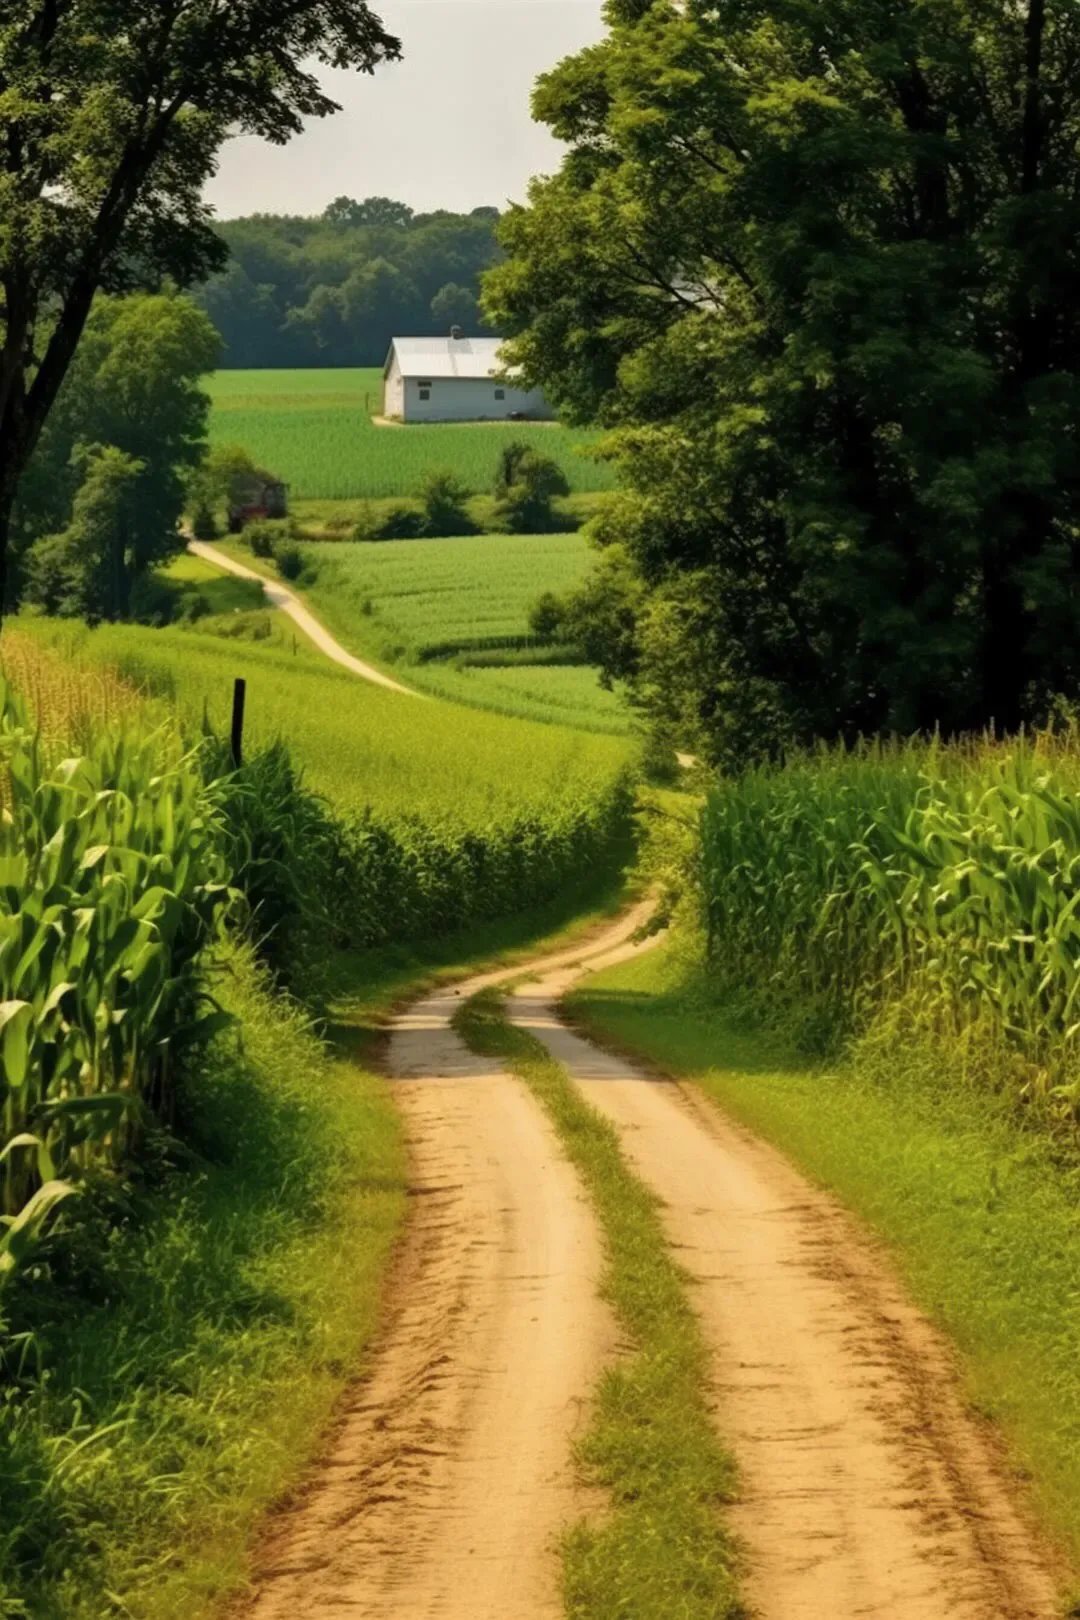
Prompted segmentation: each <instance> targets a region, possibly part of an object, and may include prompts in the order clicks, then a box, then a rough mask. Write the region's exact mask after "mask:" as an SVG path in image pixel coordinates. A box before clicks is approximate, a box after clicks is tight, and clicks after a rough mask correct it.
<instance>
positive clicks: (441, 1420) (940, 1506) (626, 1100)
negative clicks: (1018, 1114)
mask: <svg viewBox="0 0 1080 1620" xmlns="http://www.w3.org/2000/svg"><path fill="white" fill-rule="evenodd" d="M641 915H642V914H641V911H640V910H639V911H638V912H637V913H636V914H635V915H634V916H633V917H631V918H629V919H624V920H623V921H622V922H620V923H619V924H618V925H617V926H616V927H614V928H612V929H609V930H608V931H607V932H606V934H605V936H604V937H603V938H601V939H599V940H597V941H595V942H594V943H593V945H592V946H591V947H590V948H589V949H588V950H583V949H578V950H577V951H572V952H564V953H562V954H560V955H559V956H556V957H551V958H549V959H547V960H546V961H543V962H538V963H536V964H534V965H533V966H534V971H536V972H537V973H538V974H539V975H540V977H538V978H537V979H536V980H535V982H531V983H529V984H526V985H524V986H523V987H522V988H521V989H519V991H518V992H517V993H516V995H515V996H514V998H513V1000H512V1002H511V1009H512V1015H513V1017H514V1018H515V1020H516V1021H517V1022H519V1023H520V1024H521V1025H522V1026H523V1027H526V1028H528V1029H530V1030H531V1031H533V1032H534V1033H535V1034H537V1035H538V1036H539V1037H540V1038H541V1039H542V1040H544V1041H545V1042H546V1043H547V1044H548V1045H549V1047H550V1048H551V1049H552V1051H553V1052H554V1053H555V1054H556V1056H557V1057H558V1058H559V1059H560V1060H561V1061H562V1062H563V1063H565V1064H566V1066H567V1068H568V1069H569V1070H570V1072H571V1074H572V1076H573V1077H574V1079H575V1081H576V1083H577V1084H578V1085H579V1086H580V1087H581V1088H582V1090H583V1091H584V1093H585V1094H586V1095H587V1097H588V1098H589V1100H590V1102H592V1103H593V1104H594V1106H595V1107H597V1108H598V1109H599V1110H600V1111H601V1112H602V1113H604V1114H605V1115H606V1116H607V1117H608V1118H609V1119H611V1120H612V1121H613V1122H614V1124H615V1125H616V1127H617V1129H618V1131H619V1133H620V1136H621V1138H622V1141H623V1145H624V1148H625V1151H626V1153H627V1156H628V1158H629V1160H630V1162H631V1163H632V1164H633V1165H634V1167H635V1168H636V1170H637V1171H638V1172H639V1174H640V1175H641V1176H642V1177H643V1178H644V1179H645V1180H646V1181H647V1182H648V1183H649V1184H650V1185H651V1186H653V1187H654V1188H655V1189H656V1191H657V1192H658V1193H659V1195H660V1197H661V1199H662V1201H663V1206H664V1217H665V1221H666V1225H667V1230H668V1233H669V1235H670V1238H671V1241H672V1243H673V1244H674V1245H676V1246H677V1251H678V1255H679V1259H680V1261H681V1262H682V1263H683V1264H684V1265H685V1267H686V1269H687V1270H688V1272H689V1273H690V1275H691V1276H692V1278H693V1279H694V1280H695V1281H694V1283H693V1296H692V1297H693V1301H694V1303H695V1306H696V1308H697V1309H698V1310H699V1312H700V1316H701V1320H702V1323H703V1326H704V1328H705V1331H706V1334H707V1337H708V1340H709V1342H710V1344H711V1346H712V1351H713V1357H714V1376H715V1392H714V1393H715V1402H716V1411H717V1422H718V1424H719V1427H720V1430H721V1433H722V1434H723V1436H724V1437H725V1439H726V1440H727V1441H728V1442H729V1443H730V1444H731V1445H732V1447H733V1449H734V1450H735V1453H736V1456H737V1459H738V1463H739V1467H740V1475H741V1479H742V1483H743V1489H742V1496H741V1500H740V1502H739V1503H738V1504H737V1506H736V1508H735V1509H734V1512H733V1514H732V1517H733V1520H734V1525H735V1528H736V1530H737V1531H738V1533H739V1535H740V1536H741V1538H742V1540H743V1542H744V1545H745V1548H746V1551H747V1575H746V1591H747V1596H748V1599H749V1601H750V1603H751V1605H752V1607H753V1610H754V1612H755V1614H756V1615H758V1616H760V1617H761V1620H856V1617H859V1620H863V1617H873V1620H878V1617H880V1620H885V1617H888V1620H1051V1617H1052V1616H1053V1615H1055V1614H1056V1613H1057V1612H1059V1611H1058V1610H1057V1609H1056V1607H1055V1590H1054V1582H1053V1581H1052V1579H1051V1577H1050V1575H1049V1574H1048V1572H1047V1569H1046V1567H1045V1566H1044V1564H1043V1562H1042V1561H1041V1551H1040V1549H1039V1548H1038V1546H1037V1544H1036V1540H1035V1538H1034V1536H1033V1535H1032V1534H1031V1533H1030V1531H1029V1529H1028V1527H1027V1525H1026V1523H1025V1521H1024V1519H1023V1518H1022V1516H1021V1514H1020V1512H1019V1510H1018V1509H1017V1507H1016V1505H1015V1503H1014V1501H1013V1498H1012V1494H1011V1491H1010V1487H1009V1484H1008V1481H1007V1480H1006V1478H1005V1475H1004V1473H1003V1471H1002V1469H1001V1467H1000V1464H999V1462H998V1459H997V1456H996V1453H995V1451H994V1448H993V1446H992V1444H991V1443H990V1442H989V1440H988V1438H987V1436H986V1435H985V1433H984V1432H983V1430H982V1428H981V1427H980V1425H979V1424H978V1423H976V1422H975V1421H974V1420H973V1419H972V1418H971V1417H970V1416H969V1415H968V1413H967V1412H966V1411H965V1408H964V1405H963V1401H962V1399H961V1396H960V1393H959V1389H958V1385H957V1381H956V1377H955V1373H954V1369H953V1366H952V1362H951V1358H950V1355H949V1352H948V1350H947V1348H946V1346H945V1345H944V1344H943V1343H942V1342H941V1341H940V1340H939V1338H938V1336H937V1335H936V1333H935V1332H934V1331H933V1330H932V1329H931V1328H930V1326H929V1325H928V1324H927V1323H926V1322H925V1320H924V1319H923V1318H922V1317H921V1316H920V1315H919V1313H918V1312H917V1311H916V1310H915V1309H914V1308H913V1307H912V1306H911V1305H910V1303H909V1302H908V1301H907V1300H906V1298H905V1297H904V1294H903V1291H902V1290H901V1289H900V1287H899V1286H898V1284H897V1283H896V1281H895V1280H894V1278H893V1277H892V1275H891V1273H890V1271H889V1268H888V1266H887V1265H886V1264H885V1263H884V1262H883V1260H882V1258H881V1256H880V1254H879V1253H878V1252H877V1250H876V1249H875V1247H874V1246H873V1245H872V1244H871V1243H870V1242H869V1240H867V1239H866V1238H864V1237H863V1236H862V1235H860V1233H859V1232H858V1231H857V1230H856V1229H855V1227H854V1226H853V1224H852V1222H851V1221H850V1219H849V1218H848V1217H847V1216H846V1215H845V1214H844V1213H843V1212H842V1211H841V1210H840V1209H839V1208H838V1207H837V1205H836V1204H835V1203H834V1202H833V1201H832V1200H831V1199H830V1198H828V1197H827V1196H826V1195H824V1194H823V1193H821V1192H820V1191H818V1190H817V1189H815V1188H813V1187H812V1186H810V1185H809V1184H808V1183H807V1182H806V1181H805V1180H804V1179H803V1178H802V1177H801V1176H800V1175H799V1174H798V1173H797V1172H796V1171H795V1170H794V1169H793V1168H792V1167H791V1166H790V1165H789V1164H788V1163H787V1161H786V1160H784V1159H783V1158H782V1157H781V1156H780V1155H779V1154H777V1153H776V1152H774V1151H773V1150H772V1149H771V1148H769V1147H767V1146H766V1145H765V1144H763V1143H761V1142H760V1141H758V1140H756V1139H754V1138H753V1137H751V1136H750V1135H749V1134H747V1133H746V1132H744V1131H742V1130H741V1129H740V1128H738V1127H737V1126H735V1125H733V1124H731V1123H730V1122H729V1121H727V1120H726V1119H725V1118H724V1117H723V1116H721V1115H720V1114H719V1113H718V1112H717V1111H716V1110H714V1109H713V1108H712V1107H711V1106H710V1105H708V1104H707V1103H706V1102H705V1101H703V1100H701V1099H700V1098H696V1097H695V1096H694V1095H693V1094H691V1093H690V1092H688V1091H687V1090H685V1089H684V1088H682V1087H680V1086H678V1085H675V1084H674V1083H672V1082H670V1081H664V1080H662V1079H658V1078H655V1077H652V1076H649V1075H647V1074H644V1073H642V1072H639V1071H637V1070H635V1069H634V1068H633V1067H631V1066H630V1065H628V1064H627V1063H626V1062H625V1061H623V1060H622V1059H619V1058H616V1057H612V1056H610V1055H609V1054H606V1053H604V1052H601V1051H599V1050H598V1049H597V1048H596V1047H594V1046H591V1045H590V1044H588V1043H587V1042H585V1041H584V1040H582V1039H580V1038H579V1037H578V1036H577V1035H576V1034H574V1033H573V1032H572V1031H570V1030H569V1029H568V1028H567V1027H566V1026H565V1025H564V1024H563V1023H562V1022H561V1021H560V1019H559V1017H558V1014H557V1011H556V1003H557V998H558V997H559V996H560V995H561V994H562V993H563V992H564V991H565V990H566V989H567V988H568V986H569V985H570V984H571V983H572V982H573V980H574V979H575V978H576V977H578V976H579V975H580V973H581V972H582V971H583V969H582V967H581V965H580V964H581V963H582V961H584V960H586V959H587V961H588V964H589V970H591V969H592V968H593V967H595V966H597V965H599V964H600V963H601V962H603V961H608V960H617V959H619V958H621V957H623V956H625V955H626V954H628V953H629V952H633V951H636V950H638V949H640V948H642V947H640V946H637V945H634V944H632V943H630V940H629V936H630V934H631V932H632V930H633V929H634V927H635V926H636V925H637V924H639V923H640V920H641ZM521 971H522V970H521V969H520V968H519V969H517V970H516V973H517V974H518V975H520V973H521ZM501 976H505V975H489V976H487V978H484V979H475V980H473V981H471V982H469V983H467V984H464V985H461V986H459V987H458V990H457V991H456V992H454V991H449V992H443V993H440V994H438V995H436V996H433V997H430V998H427V999H425V1000H424V1001H422V1002H420V1003H418V1004H417V1005H416V1006H414V1007H413V1008H412V1009H411V1010H410V1011H409V1012H408V1013H407V1014H405V1015H404V1016H402V1017H401V1018H399V1019H398V1021H397V1023H396V1024H395V1026H394V1029H393V1032H392V1038H391V1043H390V1054H389V1055H390V1069H391V1072H392V1074H393V1075H394V1076H396V1088H397V1095H398V1098H399V1100H400V1103H401V1106H402V1108H403V1110H404V1113H405V1117H406V1122H407V1126H408V1131H409V1138H410V1144H411V1150H412V1160H413V1165H414V1182H413V1188H412V1191H413V1194H414V1196H413V1199H412V1219H411V1222H410V1225H409V1230H408V1236H407V1240H406V1248H405V1253H404V1255H403V1257H402V1261H401V1265H400V1266H399V1268H398V1274H397V1278H396V1287H395V1298H396V1300H397V1304H396V1308H395V1309H394V1311H393V1312H392V1314H391V1318H390V1322H389V1325H388V1327H387V1329H386V1331H385V1333H384V1336H383V1340H382V1343H381V1346H380V1347H379V1351H378V1354H377V1356H376V1358H375V1367H374V1372H373V1374H372V1376H371V1378H370V1380H369V1381H368V1382H366V1383H365V1384H364V1385H363V1386H361V1388H360V1389H359V1390H358V1392H357V1395H356V1398H355V1402H354V1404H353V1405H352V1406H351V1407H350V1409H349V1410H348V1411H347V1412H346V1414H345V1416H344V1419H343V1422H342V1426H341V1430H340V1433H339V1435H338V1437H337V1440H336V1443H335V1445H334V1447H333V1449H332V1451H331V1453H330V1455H329V1457H328V1458H327V1459H326V1461H325V1463H324V1466H323V1467H322V1469H321V1470H320V1471H319V1472H318V1474H317V1476H316V1477H315V1478H314V1479H313V1481H312V1482H311V1485H310V1488H309V1489H308V1490H307V1491H306V1492H304V1493H302V1494H301V1496H300V1498H299V1500H298V1503H297V1506H296V1507H295V1508H294V1510H293V1511H292V1512H290V1513H288V1514H286V1515H284V1516H283V1517H282V1518H281V1520H280V1521H279V1522H278V1524H277V1526H276V1529H275V1532H274V1535H273V1537H272V1539H271V1541H270V1544H269V1546H268V1549H267V1555H266V1558H265V1559H264V1565H263V1570H262V1574H261V1578H260V1581H259V1584H258V1588H257V1591H256V1594H255V1598H254V1601H253V1603H252V1605H251V1609H250V1612H251V1613H253V1614H254V1615H255V1616H256V1617H257V1620H285V1617H286V1616H293V1615H295V1614H297V1613H303V1614H304V1615H305V1616H308V1617H310V1620H330V1617H331V1616H337V1615H341V1614H348V1615H350V1616H353V1617H355V1620H388V1617H390V1616H395V1617H400V1620H496V1617H498V1620H556V1617H557V1616H558V1615H559V1614H560V1613H561V1608H560V1603H559V1596H558V1563H557V1558H556V1554H555V1550H554V1549H555V1543H556V1540H557V1537H558V1533H559V1530H560V1529H561V1528H562V1527H563V1526H564V1525H565V1524H567V1523H568V1522H569V1521H570V1520H571V1519H572V1518H573V1517H574V1516H575V1513H576V1512H577V1511H578V1510H579V1509H580V1506H581V1504H580V1502H579V1501H578V1500H577V1498H576V1496H575V1489H574V1484H573V1479H572V1471H571V1466H570V1449H571V1444H572V1437H573V1434H574V1432H575V1431H576V1430H577V1429H578V1428H579V1426H580V1425H581V1424H582V1423H583V1421H584V1420H585V1412H584V1408H583V1402H584V1400H585V1399H586V1398H587V1397H588V1395H589V1392H590V1390H591V1389H592V1387H593V1385H594V1382H595V1379H596V1377H597V1375H598V1373H599V1371H600V1369H601V1368H602V1366H603V1365H604V1364H605V1362H606V1361H608V1360H610V1359H611V1358H612V1357H613V1356H614V1355H615V1354H616V1353H617V1351H616V1349H615V1346H614V1343H613V1337H612V1327H611V1323H610V1321H609V1319H608V1316H607V1313H606V1310H605V1309H604V1308H603V1307H602V1306H601V1305H600V1304H599V1303H598V1301H597V1297H596V1281H597V1274H598V1271H599V1267H600V1253H599V1242H598V1237H597V1233H596V1231H595V1228H594V1224H593V1221H592V1218H591V1215H590V1212H589V1210H588V1208H587V1206H586V1204H585V1203H584V1201H583V1198H582V1195H581V1192H580V1189H579V1187H578V1185H577V1183H576V1180H575V1178H574V1175H573V1173H572V1172H571V1170H570V1169H569V1167H568V1165H567V1164H566V1161H565V1160H564V1159H563V1157H562V1155H561V1152H560V1150H559V1147H558V1144H557V1141H556V1139H555V1137H554V1135H553V1133H552V1131H551V1128H550V1127H549V1126H548V1124H547V1121H546V1118H545V1116H544V1115H543V1114H542V1113H541V1111H540V1109H539V1106H538V1105H537V1104H536V1103H535V1102H534V1101H533V1100H532V1097H531V1095H530V1094H529V1092H528V1091H527V1090H526V1088H525V1087H524V1086H523V1085H522V1084H521V1083H520V1082H518V1081H517V1080H515V1079H512V1078H511V1077H509V1076H508V1075H506V1074H503V1073H500V1072H499V1071H498V1070H497V1069H496V1068H495V1067H493V1066H492V1065H491V1064H489V1063H486V1062H485V1061H483V1060H481V1059H477V1058H475V1057H473V1056H471V1055H469V1054H468V1053H467V1052H466V1051H465V1050H464V1048H463V1047H462V1045H461V1043H460V1042H459V1041H458V1039H457V1038H456V1036H455V1035H454V1034H453V1032H452V1030H451V1029H450V1028H449V1021H450V1018H451V1017H452V1015H453V1012H454V1010H455V1008H456V1007H457V1006H458V1005H459V1004H460V999H461V997H462V996H464V995H467V994H470V993H471V992H472V991H474V990H476V989H479V988H480V987H481V986H482V985H484V984H486V983H490V982H494V981H495V980H497V979H498V978H499V977H501Z"/></svg>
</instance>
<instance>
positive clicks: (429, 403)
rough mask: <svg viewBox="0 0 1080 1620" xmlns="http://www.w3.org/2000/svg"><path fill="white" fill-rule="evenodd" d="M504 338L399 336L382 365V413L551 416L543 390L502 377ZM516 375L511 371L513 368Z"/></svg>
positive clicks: (419, 418) (418, 418) (457, 418)
mask: <svg viewBox="0 0 1080 1620" xmlns="http://www.w3.org/2000/svg"><path fill="white" fill-rule="evenodd" d="M500 345H501V339H500V338H494V337H491V338H486V337H485V338H467V337H462V336H461V333H460V329H459V328H458V327H454V329H453V331H452V332H451V334H450V336H449V337H442V338H438V337H418V338H395V339H394V340H393V342H392V343H391V345H390V353H389V354H388V355H387V357H386V365H385V366H384V367H383V415H384V416H392V417H397V418H399V419H400V420H401V421H402V422H485V421H500V420H505V419H506V418H507V417H510V416H513V417H518V416H524V417H532V418H534V419H536V418H550V417H551V415H552V412H551V410H550V409H549V408H548V404H547V401H546V400H545V398H544V396H543V394H542V393H541V391H540V389H539V388H515V387H514V385H513V382H512V381H510V380H509V379H507V380H505V381H500V380H499V372H500V370H501V369H502V368H501V366H500V363H499V348H500ZM511 375H512V372H511Z"/></svg>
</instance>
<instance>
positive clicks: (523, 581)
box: [229, 534, 631, 734]
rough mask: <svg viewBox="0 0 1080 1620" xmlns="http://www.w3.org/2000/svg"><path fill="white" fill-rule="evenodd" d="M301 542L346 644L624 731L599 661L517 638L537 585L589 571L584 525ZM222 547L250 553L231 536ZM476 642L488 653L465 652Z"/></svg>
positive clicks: (465, 693) (456, 685) (431, 676)
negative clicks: (539, 649) (558, 657)
mask: <svg viewBox="0 0 1080 1620" xmlns="http://www.w3.org/2000/svg"><path fill="white" fill-rule="evenodd" d="M302 549H303V552H304V554H305V556H307V557H308V558H310V560H311V563H312V565H313V572H314V578H313V579H312V580H311V581H310V582H309V583H307V584H306V585H305V586H304V594H305V595H306V597H307V598H308V600H309V601H310V603H311V605H312V607H313V609H314V610H315V612H316V613H317V614H318V616H319V617H320V618H321V619H322V621H323V623H324V624H326V626H327V627H328V629H330V630H331V631H332V633H333V634H334V635H335V636H336V637H337V638H338V639H339V640H340V641H341V642H342V643H343V644H344V645H345V646H347V647H349V648H350V649H351V650H352V651H354V652H357V653H361V654H364V655H368V656H370V657H372V658H375V659H376V660H379V661H381V662H384V663H387V664H391V665H394V666H395V667H397V668H398V669H399V670H400V672H401V673H402V675H403V676H404V677H405V678H406V679H407V681H408V683H409V684H411V685H413V686H416V687H418V688H420V689H422V690H424V691H428V692H436V693H439V694H441V695H442V696H444V697H448V698H452V699H455V700H456V701H458V702H460V703H467V704H471V705H474V706H476V707H479V708H485V709H494V710H496V711H501V712H503V713H506V714H514V715H520V716H522V717H524V718H526V719H534V720H547V721H554V722H556V723H562V724H565V725H570V726H575V727H579V728H581V729H583V730H588V731H606V732H612V733H616V734H624V733H626V732H628V731H629V729H630V723H631V720H630V713H629V710H628V709H627V707H626V704H625V703H624V701H623V699H622V698H621V697H620V696H619V695H618V694H616V693H614V692H611V691H607V690H606V689H605V688H604V687H602V686H601V685H600V682H599V678H598V676H597V673H596V671H595V670H594V669H591V668H589V667H588V666H586V665H580V664H560V665H545V664H543V663H539V662H538V663H529V662H528V658H529V652H528V649H527V647H525V646H524V645H521V646H517V647H515V646H514V645H513V644H514V643H518V642H520V643H524V642H525V641H527V640H528V639H530V638H529V623H528V615H529V609H530V608H531V606H532V604H533V602H534V601H535V600H536V598H537V596H538V595H539V594H540V592H541V591H545V590H549V591H556V592H561V591H565V590H568V589H570V588H571V587H573V586H574V585H576V584H578V583H579V582H580V581H581V579H582V578H583V577H584V575H585V573H586V572H587V570H588V567H589V561H590V552H589V548H588V546H587V544H586V542H585V541H584V540H583V539H582V538H581V536H580V535H575V534H555V535H530V536H522V535H504V534H494V535H480V536H469V537H466V538H462V539H450V540H413V541H377V542H373V543H365V544H353V543H348V542H346V543H339V542H335V541H327V542H315V543H311V544H306V545H304V546H303V548H302ZM229 551H230V552H231V554H232V555H234V556H236V557H237V558H240V559H241V560H243V561H245V562H248V563H249V564H250V562H251V557H250V554H249V553H248V552H247V551H246V548H245V547H243V546H242V545H241V544H239V543H238V542H230V543H229ZM499 642H502V643H503V644H504V646H505V647H506V653H505V656H506V659H507V662H506V664H505V665H500V664H499V662H498V660H499V659H500V657H501V656H502V654H501V653H500V651H499V650H498V649H497V647H496V646H495V645H494V644H496V643H499ZM482 650H484V656H485V663H484V664H483V665H480V664H479V663H473V662H471V660H472V658H474V657H475V656H476V655H477V654H478V653H479V652H481V651H482ZM487 658H490V659H491V661H492V662H491V664H490V665H489V664H487V662H486V659H487ZM518 659H520V660H521V662H520V663H519V662H517V660H518Z"/></svg>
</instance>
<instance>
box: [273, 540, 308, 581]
mask: <svg viewBox="0 0 1080 1620" xmlns="http://www.w3.org/2000/svg"><path fill="white" fill-rule="evenodd" d="M274 567H275V568H276V569H277V571H278V573H279V574H280V575H281V577H282V579H299V578H300V575H301V574H302V573H303V572H304V553H303V552H302V551H301V550H300V547H299V546H298V545H295V544H293V543H292V542H289V543H287V544H285V545H277V546H275V547H274Z"/></svg>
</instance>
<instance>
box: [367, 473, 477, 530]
mask: <svg viewBox="0 0 1080 1620" xmlns="http://www.w3.org/2000/svg"><path fill="white" fill-rule="evenodd" d="M468 499H469V491H468V489H467V488H466V486H465V485H464V484H463V483H462V482H461V479H460V478H459V477H458V476H457V474H456V473H455V472H452V471H432V472H429V473H428V475H427V477H426V478H425V479H424V482H423V483H422V484H421V486H420V505H421V506H422V507H423V512H424V531H423V532H424V535H425V537H426V538H429V539H440V538H444V537H447V536H449V535H456V534H472V533H473V530H474V527H475V525H474V524H473V521H472V518H471V517H470V515H469V508H468V504H467V503H468ZM380 538H385V539H389V538H390V536H388V535H387V536H381V537H380Z"/></svg>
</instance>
